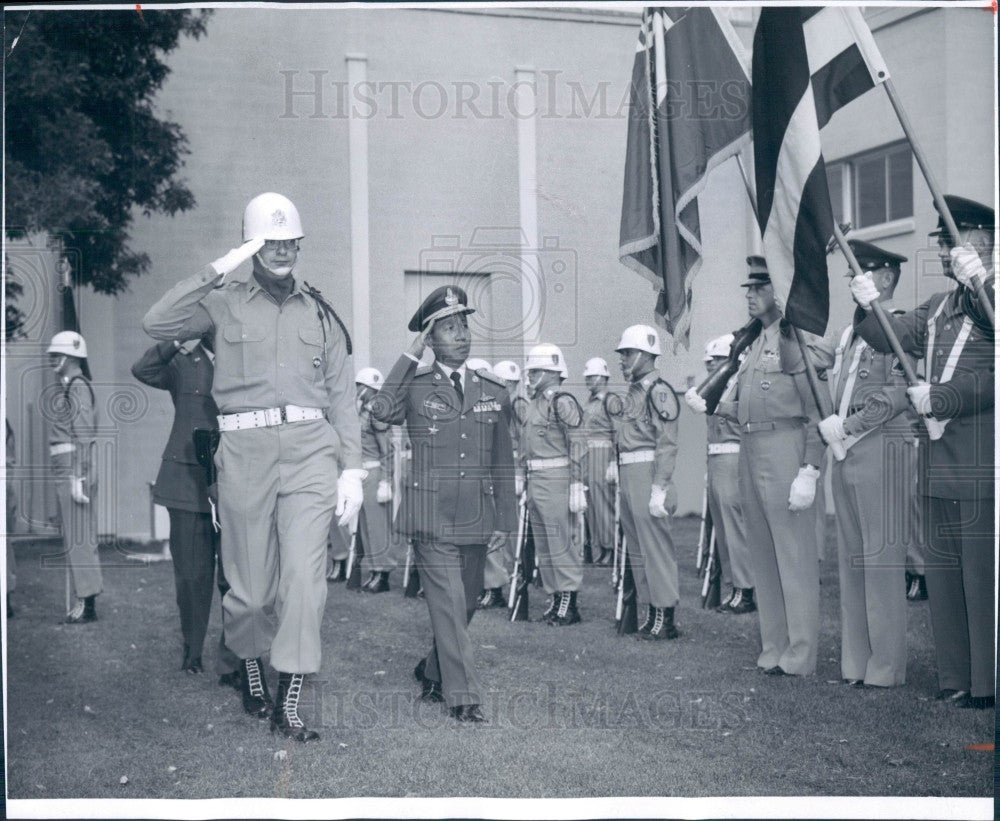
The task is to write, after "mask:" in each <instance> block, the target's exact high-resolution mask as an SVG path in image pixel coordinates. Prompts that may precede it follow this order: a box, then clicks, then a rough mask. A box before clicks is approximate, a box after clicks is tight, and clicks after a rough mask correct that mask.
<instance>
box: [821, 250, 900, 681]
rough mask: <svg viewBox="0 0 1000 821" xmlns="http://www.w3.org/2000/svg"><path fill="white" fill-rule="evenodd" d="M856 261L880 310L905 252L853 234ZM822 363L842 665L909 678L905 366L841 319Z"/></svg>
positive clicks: (858, 673)
mask: <svg viewBox="0 0 1000 821" xmlns="http://www.w3.org/2000/svg"><path fill="white" fill-rule="evenodd" d="M849 245H850V247H851V250H852V251H853V252H854V256H855V257H856V258H857V260H858V263H859V265H860V266H861V270H863V271H866V272H868V273H869V274H870V276H871V277H872V278H873V280H874V281H875V282H876V287H877V288H878V289H879V291H880V292H881V297H880V301H881V302H882V306H883V307H884V308H885V310H886V311H887V312H889V311H891V308H890V305H889V302H890V300H891V299H892V294H893V291H894V290H895V288H896V284H897V282H898V281H899V273H900V264H901V263H903V262H906V257H903V256H900V255H898V254H893V253H890V252H889V251H885V250H883V249H881V248H879V247H878V246H876V245H872V244H871V243H868V242H861V241H859V240H850V241H849ZM813 351H814V352H815V355H816V357H817V359H818V360H819V361H817V363H816V364H817V366H818V367H823V368H826V370H827V383H828V385H829V387H830V394H831V396H832V399H833V408H834V413H833V414H832V415H831V416H829V417H827V418H826V419H824V420H823V421H822V422H820V427H819V430H820V434H821V435H822V436H823V438H824V440H826V442H827V443H828V444H833V443H834V442H841V443H842V444H843V447H844V448H845V449H846V450H847V456H846V458H845V459H844V460H843V461H836V460H834V462H833V474H832V477H831V480H832V488H833V500H834V507H835V509H836V520H837V546H838V553H839V571H840V625H841V634H840V644H841V654H840V670H841V676H842V677H843V680H844V682H845V683H847V684H850V685H852V686H854V687H861V686H865V687H895V686H897V685H901V684H905V683H906V590H905V587H904V585H903V584H902V583H901V582H902V581H903V578H902V575H903V574H902V573H901V571H902V569H903V567H904V563H905V558H906V547H907V545H906V540H905V539H903V538H901V534H902V533H903V532H904V530H903V528H902V527H901V526H899V525H895V526H893V525H892V522H893V521H896V522H899V521H900V519H901V518H903V517H906V516H908V515H909V511H910V507H911V504H912V497H913V493H912V491H911V481H912V478H913V473H914V471H915V470H916V466H915V465H913V464H912V459H911V458H910V457H911V455H912V452H913V444H912V441H913V439H912V422H913V415H912V412H911V410H910V405H909V402H908V401H907V398H906V381H905V378H904V372H903V369H902V367H901V365H900V363H899V362H898V360H896V358H895V357H894V356H893V355H892V354H891V353H879V352H878V351H875V350H873V349H872V348H871V346H870V345H868V343H867V342H865V341H864V339H862V338H861V337H860V336H858V335H857V334H856V333H855V332H854V327H853V325H848V326H847V327H846V328H843V329H841V330H840V331H838V332H837V334H836V341H834V340H833V339H829V338H828V339H824V340H822V342H821V343H819V344H818V345H814V346H813Z"/></svg>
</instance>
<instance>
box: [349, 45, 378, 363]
mask: <svg viewBox="0 0 1000 821" xmlns="http://www.w3.org/2000/svg"><path fill="white" fill-rule="evenodd" d="M344 59H345V60H346V62H347V86H348V89H349V95H348V98H349V99H355V97H354V89H356V88H357V87H358V85H359V84H362V83H366V82H367V81H368V58H367V57H365V56H364V55H363V54H348V55H346V56H345V58H344ZM347 128H348V131H347V134H348V157H349V166H350V192H351V319H352V328H351V338H352V340H353V342H354V366H355V368H363V367H367V366H368V365H369V363H370V362H371V301H370V277H369V274H370V269H369V255H368V119H367V118H366V117H359V116H358V112H356V111H355V110H354V107H353V106H351V108H350V109H349V114H348V122H347Z"/></svg>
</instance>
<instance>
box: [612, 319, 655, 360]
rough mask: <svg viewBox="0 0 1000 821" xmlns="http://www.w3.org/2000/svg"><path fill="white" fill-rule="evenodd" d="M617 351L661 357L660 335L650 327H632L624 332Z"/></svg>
mask: <svg viewBox="0 0 1000 821" xmlns="http://www.w3.org/2000/svg"><path fill="white" fill-rule="evenodd" d="M615 350H616V351H626V350H636V351H645V352H646V353H651V354H653V355H654V356H659V355H660V335H659V334H658V333H657V332H656V328H653V327H651V326H649V325H630V326H629V327H627V328H626V329H625V330H624V331H622V338H621V342H619V343H618V347H617V348H615Z"/></svg>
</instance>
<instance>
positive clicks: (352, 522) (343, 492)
mask: <svg viewBox="0 0 1000 821" xmlns="http://www.w3.org/2000/svg"><path fill="white" fill-rule="evenodd" d="M367 475H368V471H367V470H359V469H357V468H353V469H350V470H345V471H344V472H343V473H341V474H340V478H339V479H337V509H336V511H334V512H335V513H336V514H337V516H339V517H340V518H339V519H338V520H337V524H338V525H339V526H340V527H347V528H349V529H350V530H351V531H352V532H353V531H354V528H356V527H357V525H358V513H359V512H360V511H361V503H362V502H363V501H364V499H365V492H364V490H363V489H362V488H361V482H362V480H364V478H365V477H366V476H367Z"/></svg>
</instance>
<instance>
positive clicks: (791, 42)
mask: <svg viewBox="0 0 1000 821" xmlns="http://www.w3.org/2000/svg"><path fill="white" fill-rule="evenodd" d="M888 78H889V72H888V70H887V69H886V66H885V63H884V62H883V60H882V56H881V55H880V54H879V51H878V48H877V47H876V46H875V41H874V39H873V38H872V34H871V31H870V30H869V29H868V26H867V24H866V23H865V21H864V18H863V17H862V16H861V12H860V11H859V10H858V9H857V8H842V7H828V8H790V7H768V8H765V9H763V10H762V11H761V13H760V20H759V22H758V24H757V30H756V32H755V34H754V46H753V132H754V160H755V172H756V180H757V219H758V221H759V223H760V232H761V236H762V237H763V238H764V255H765V257H766V258H767V267H768V270H769V271H770V273H771V281H772V282H773V283H774V292H775V296H776V298H777V300H778V302H779V303H780V305H781V306H782V309H783V310H784V314H785V317H786V318H787V319H788V321H789V322H791V323H792V324H793V325H795V326H796V327H799V328H802V329H803V330H806V331H811V332H812V333H816V334H823V333H824V332H825V331H826V325H827V321H828V319H829V314H830V289H829V281H828V277H827V270H826V245H827V242H828V240H829V239H830V236H831V235H832V233H833V211H832V208H831V205H830V191H829V188H828V187H827V181H826V166H825V164H824V162H823V151H822V146H821V144H820V138H819V130H820V129H821V128H822V127H823V126H824V125H826V123H827V122H829V120H830V117H832V116H833V114H834V112H836V111H837V109H839V108H841V107H842V106H845V105H847V103H849V102H851V100H853V99H855V98H856V97H859V96H860V95H862V94H864V93H865V92H866V91H868V90H870V89H872V88H874V87H875V86H876V85H877V84H878V83H881V82H883V81H885V80H887V79H888Z"/></svg>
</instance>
